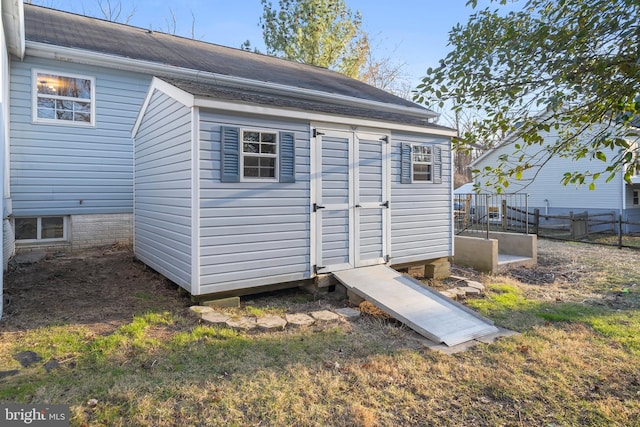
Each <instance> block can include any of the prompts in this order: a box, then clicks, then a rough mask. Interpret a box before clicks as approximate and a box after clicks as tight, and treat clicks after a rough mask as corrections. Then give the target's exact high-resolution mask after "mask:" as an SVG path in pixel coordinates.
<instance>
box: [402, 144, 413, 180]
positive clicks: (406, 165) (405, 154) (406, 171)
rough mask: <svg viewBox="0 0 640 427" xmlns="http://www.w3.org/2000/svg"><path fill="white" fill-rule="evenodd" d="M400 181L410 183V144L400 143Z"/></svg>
mask: <svg viewBox="0 0 640 427" xmlns="http://www.w3.org/2000/svg"><path fill="white" fill-rule="evenodd" d="M400 182H401V183H402V184H411V144H402V146H401V152H400Z"/></svg>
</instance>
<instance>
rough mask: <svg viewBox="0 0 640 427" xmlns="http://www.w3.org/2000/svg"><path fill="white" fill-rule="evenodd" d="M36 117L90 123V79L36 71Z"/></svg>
mask: <svg viewBox="0 0 640 427" xmlns="http://www.w3.org/2000/svg"><path fill="white" fill-rule="evenodd" d="M36 78H37V82H36V84H37V107H38V108H37V112H36V114H37V118H39V119H48V120H62V121H71V122H80V123H91V102H92V99H91V94H92V88H91V86H92V84H93V83H92V81H91V79H83V78H76V77H65V76H57V75H53V74H45V73H38V74H37V76H36Z"/></svg>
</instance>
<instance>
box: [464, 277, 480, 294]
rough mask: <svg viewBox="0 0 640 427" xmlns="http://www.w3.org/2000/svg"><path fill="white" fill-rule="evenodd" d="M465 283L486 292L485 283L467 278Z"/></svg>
mask: <svg viewBox="0 0 640 427" xmlns="http://www.w3.org/2000/svg"><path fill="white" fill-rule="evenodd" d="M465 283H466V284H467V286H469V287H471V288H476V289H478V290H479V291H480V292H484V285H483V284H482V283H480V282H476V281H473V280H465Z"/></svg>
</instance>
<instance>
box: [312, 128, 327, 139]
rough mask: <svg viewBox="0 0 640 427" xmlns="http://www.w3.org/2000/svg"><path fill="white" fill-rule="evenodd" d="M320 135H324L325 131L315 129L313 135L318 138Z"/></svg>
mask: <svg viewBox="0 0 640 427" xmlns="http://www.w3.org/2000/svg"><path fill="white" fill-rule="evenodd" d="M318 135H324V133H322V132H318V129H314V130H313V137H314V138H316V137H318Z"/></svg>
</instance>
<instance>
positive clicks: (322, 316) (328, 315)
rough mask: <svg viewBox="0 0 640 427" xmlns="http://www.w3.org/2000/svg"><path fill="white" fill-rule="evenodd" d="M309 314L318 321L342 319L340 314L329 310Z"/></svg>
mask: <svg viewBox="0 0 640 427" xmlns="http://www.w3.org/2000/svg"><path fill="white" fill-rule="evenodd" d="M309 314H310V315H311V317H313V318H314V319H316V321H318V322H335V321H337V320H339V319H340V316H338V315H337V314H335V313H333V312H331V311H329V310H321V311H314V312H312V313H309Z"/></svg>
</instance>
